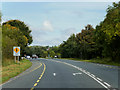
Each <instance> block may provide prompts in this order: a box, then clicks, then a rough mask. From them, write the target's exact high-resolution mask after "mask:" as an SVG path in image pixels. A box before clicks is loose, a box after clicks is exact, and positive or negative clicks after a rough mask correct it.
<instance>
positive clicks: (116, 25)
mask: <svg viewBox="0 0 120 90" xmlns="http://www.w3.org/2000/svg"><path fill="white" fill-rule="evenodd" d="M106 12H107V14H106V16H105V19H104V20H103V21H101V22H100V24H99V25H97V26H96V27H95V28H93V26H92V25H90V24H88V25H86V26H85V28H84V29H82V30H80V32H79V33H77V34H72V35H71V36H70V37H69V38H68V39H67V40H66V41H63V42H62V43H61V44H60V45H59V46H55V47H49V48H50V49H49V50H48V51H47V50H46V49H47V48H48V47H46V48H45V49H44V52H41V53H44V55H42V54H40V53H38V52H35V54H38V56H39V57H47V56H48V55H50V57H54V56H55V55H57V56H58V57H59V58H75V59H76V58H78V59H79V60H84V61H86V60H87V61H88V62H96V63H104V64H111V65H119V62H120V43H119V42H120V2H118V3H113V5H112V6H108V8H107V9H106ZM31 48H33V47H31ZM36 48H38V47H37V46H36ZM41 48H43V47H41ZM34 50H35V49H34ZM37 50H40V51H42V50H41V49H37ZM37 50H35V51H37ZM106 58H107V59H106Z"/></svg>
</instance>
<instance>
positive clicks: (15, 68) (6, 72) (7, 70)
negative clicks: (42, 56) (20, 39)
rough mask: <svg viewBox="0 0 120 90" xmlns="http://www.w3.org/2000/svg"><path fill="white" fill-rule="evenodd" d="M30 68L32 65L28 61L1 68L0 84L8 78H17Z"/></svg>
mask: <svg viewBox="0 0 120 90" xmlns="http://www.w3.org/2000/svg"><path fill="white" fill-rule="evenodd" d="M31 66H32V63H31V62H30V61H29V60H26V59H24V60H21V61H20V63H14V64H11V65H8V66H4V67H2V82H0V84H1V83H4V82H6V81H8V80H9V79H10V78H12V77H15V76H17V75H18V74H20V73H22V72H23V71H25V70H26V69H28V68H29V67H31Z"/></svg>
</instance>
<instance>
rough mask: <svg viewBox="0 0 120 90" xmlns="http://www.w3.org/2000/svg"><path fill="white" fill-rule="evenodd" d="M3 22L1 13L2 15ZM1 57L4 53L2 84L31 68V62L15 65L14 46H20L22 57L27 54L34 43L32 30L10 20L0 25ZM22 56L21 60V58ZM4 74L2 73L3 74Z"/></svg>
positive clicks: (2, 57)
mask: <svg viewBox="0 0 120 90" xmlns="http://www.w3.org/2000/svg"><path fill="white" fill-rule="evenodd" d="M0 22H1V13H0ZM0 33H2V35H1V34H0V35H1V36H0V37H2V38H0V42H1V44H2V46H1V44H0V55H1V52H2V56H0V58H1V59H2V61H1V60H0V61H1V63H0V65H1V67H2V68H0V84H1V83H4V82H5V81H7V80H9V79H10V78H12V77H14V76H16V75H18V74H20V73H21V72H23V71H25V70H26V69H27V68H29V67H30V66H31V65H32V63H31V62H30V61H29V60H25V59H24V60H21V59H20V63H15V61H14V57H13V46H20V48H21V50H20V51H21V56H24V54H25V48H27V47H28V45H30V44H31V43H32V41H33V40H32V36H31V30H30V29H29V27H28V26H27V25H26V24H25V23H24V22H23V21H20V20H9V21H6V22H4V23H2V25H1V24H0ZM21 56H20V58H21ZM1 72H2V73H1Z"/></svg>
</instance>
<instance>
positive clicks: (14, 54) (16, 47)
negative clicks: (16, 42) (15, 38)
mask: <svg viewBox="0 0 120 90" xmlns="http://www.w3.org/2000/svg"><path fill="white" fill-rule="evenodd" d="M13 56H15V63H16V59H17V56H18V62H19V56H20V47H18V46H14V47H13Z"/></svg>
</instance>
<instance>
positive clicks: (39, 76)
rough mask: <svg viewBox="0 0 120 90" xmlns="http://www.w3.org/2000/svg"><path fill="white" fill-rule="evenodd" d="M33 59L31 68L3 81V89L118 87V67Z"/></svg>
mask: <svg viewBox="0 0 120 90" xmlns="http://www.w3.org/2000/svg"><path fill="white" fill-rule="evenodd" d="M31 62H32V63H33V65H32V67H31V68H29V69H28V70H26V71H24V72H23V73H22V74H20V75H19V76H17V77H15V78H12V79H11V80H10V81H8V82H7V83H5V84H3V85H2V88H3V89H5V88H7V89H8V88H12V89H13V88H21V89H22V88H29V89H31V90H32V89H42V88H54V89H55V88H67V89H68V88H69V89H70V88H74V89H75V88H77V89H79V90H81V89H83V90H84V89H85V88H88V89H91V88H92V89H94V90H95V89H96V88H97V89H98V88H99V89H102V90H113V88H118V70H119V69H118V67H113V66H104V65H103V66H101V65H102V64H93V63H87V62H78V61H72V60H61V59H35V60H31ZM110 67H111V68H110ZM116 90H117V89H116Z"/></svg>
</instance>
